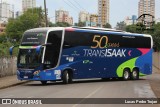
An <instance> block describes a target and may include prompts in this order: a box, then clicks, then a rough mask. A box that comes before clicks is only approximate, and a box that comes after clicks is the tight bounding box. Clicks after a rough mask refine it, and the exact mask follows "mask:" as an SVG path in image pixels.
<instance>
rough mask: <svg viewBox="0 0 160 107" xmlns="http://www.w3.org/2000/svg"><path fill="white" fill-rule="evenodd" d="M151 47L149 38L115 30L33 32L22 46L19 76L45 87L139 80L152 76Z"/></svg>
mask: <svg viewBox="0 0 160 107" xmlns="http://www.w3.org/2000/svg"><path fill="white" fill-rule="evenodd" d="M152 47H153V40H152V37H151V36H150V35H146V34H135V33H128V32H123V31H118V30H113V29H103V28H91V27H82V28H78V27H66V28H64V27H53V28H52V27H48V28H35V29H30V30H27V31H26V32H24V34H23V38H22V41H21V44H20V45H19V54H18V56H17V77H18V79H19V80H33V81H41V83H42V84H46V83H47V81H54V80H55V81H58V80H60V81H61V80H62V81H63V82H64V83H65V84H67V83H71V82H72V80H73V79H85V78H102V79H106V78H123V79H124V80H129V79H132V80H137V79H139V77H140V76H145V75H149V74H152V51H153V49H152ZM13 48H14V46H13V47H11V48H10V53H11V54H12V50H13Z"/></svg>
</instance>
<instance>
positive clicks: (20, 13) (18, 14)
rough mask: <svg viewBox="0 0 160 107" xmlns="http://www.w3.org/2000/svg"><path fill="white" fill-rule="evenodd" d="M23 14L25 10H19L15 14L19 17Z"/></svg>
mask: <svg viewBox="0 0 160 107" xmlns="http://www.w3.org/2000/svg"><path fill="white" fill-rule="evenodd" d="M22 14H23V12H21V11H17V12H16V14H15V17H16V18H17V17H19V16H21V15H22Z"/></svg>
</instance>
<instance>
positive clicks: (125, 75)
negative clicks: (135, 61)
mask: <svg viewBox="0 0 160 107" xmlns="http://www.w3.org/2000/svg"><path fill="white" fill-rule="evenodd" d="M128 77H129V73H128V72H127V71H125V73H124V78H125V79H128Z"/></svg>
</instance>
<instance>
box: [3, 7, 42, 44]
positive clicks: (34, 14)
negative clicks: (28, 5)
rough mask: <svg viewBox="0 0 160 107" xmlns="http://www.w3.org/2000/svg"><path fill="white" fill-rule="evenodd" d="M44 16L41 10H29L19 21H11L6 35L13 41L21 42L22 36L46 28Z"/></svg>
mask: <svg viewBox="0 0 160 107" xmlns="http://www.w3.org/2000/svg"><path fill="white" fill-rule="evenodd" d="M43 17H44V14H43V11H42V9H41V8H34V9H28V10H27V11H26V12H24V14H23V15H21V16H20V17H18V18H17V19H10V20H9V22H8V24H7V26H6V34H7V36H8V37H9V38H10V40H11V41H13V40H16V41H18V42H19V41H20V39H21V37H22V34H23V33H24V32H25V31H26V30H28V29H32V28H36V27H40V26H44V18H43Z"/></svg>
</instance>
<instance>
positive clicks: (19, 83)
mask: <svg viewBox="0 0 160 107" xmlns="http://www.w3.org/2000/svg"><path fill="white" fill-rule="evenodd" d="M28 82H30V81H23V82H17V83H13V84H9V85H4V86H1V87H0V89H5V88H9V87H13V86H17V85H21V84H25V83H28Z"/></svg>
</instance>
